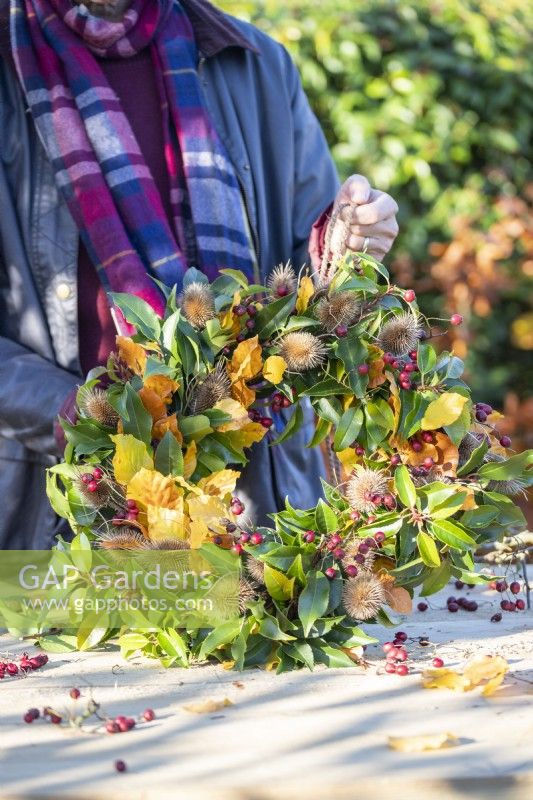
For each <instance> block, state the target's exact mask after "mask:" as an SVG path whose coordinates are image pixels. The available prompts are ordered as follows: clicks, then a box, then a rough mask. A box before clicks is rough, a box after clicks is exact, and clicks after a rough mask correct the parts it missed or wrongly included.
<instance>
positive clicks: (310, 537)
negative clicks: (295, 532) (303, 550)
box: [304, 531, 316, 544]
mask: <svg viewBox="0 0 533 800" xmlns="http://www.w3.org/2000/svg"><path fill="white" fill-rule="evenodd" d="M315 538H316V533H315V532H314V531H306V532H305V533H304V542H307V543H308V544H311V542H314V541H315Z"/></svg>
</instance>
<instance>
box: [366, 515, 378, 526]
mask: <svg viewBox="0 0 533 800" xmlns="http://www.w3.org/2000/svg"><path fill="white" fill-rule="evenodd" d="M366 521H367V522H368V524H369V525H371V524H372V523H373V522H375V521H376V515H375V514H369V515H368V517H367V518H366Z"/></svg>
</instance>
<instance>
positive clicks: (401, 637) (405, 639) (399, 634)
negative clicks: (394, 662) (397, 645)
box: [396, 631, 407, 642]
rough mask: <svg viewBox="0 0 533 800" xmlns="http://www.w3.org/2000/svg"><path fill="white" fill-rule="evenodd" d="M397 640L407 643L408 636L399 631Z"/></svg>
mask: <svg viewBox="0 0 533 800" xmlns="http://www.w3.org/2000/svg"><path fill="white" fill-rule="evenodd" d="M396 638H397V639H399V640H400V642H405V641H407V634H406V633H405V631H398V633H397V634H396Z"/></svg>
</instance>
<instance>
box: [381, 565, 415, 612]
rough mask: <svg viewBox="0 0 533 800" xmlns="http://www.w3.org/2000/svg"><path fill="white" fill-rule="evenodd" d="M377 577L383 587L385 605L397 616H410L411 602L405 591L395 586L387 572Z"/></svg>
mask: <svg viewBox="0 0 533 800" xmlns="http://www.w3.org/2000/svg"><path fill="white" fill-rule="evenodd" d="M378 577H379V579H380V581H381V585H382V586H383V592H384V594H385V602H386V603H387V605H388V606H390V608H392V610H393V611H395V612H396V613H397V614H410V613H411V612H412V610H413V601H412V599H411V595H410V594H409V592H408V591H407V589H404V588H403V587H402V586H396V582H395V580H394V578H393V576H392V575H389V574H388V573H387V572H383V573H382V574H381V575H378Z"/></svg>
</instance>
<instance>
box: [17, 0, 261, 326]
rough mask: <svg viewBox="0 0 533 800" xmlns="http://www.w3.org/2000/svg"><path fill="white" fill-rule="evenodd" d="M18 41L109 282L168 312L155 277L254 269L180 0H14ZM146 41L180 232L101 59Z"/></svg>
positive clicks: (38, 109)
mask: <svg viewBox="0 0 533 800" xmlns="http://www.w3.org/2000/svg"><path fill="white" fill-rule="evenodd" d="M11 38H12V42H13V55H14V59H15V63H16V67H17V71H18V74H19V77H20V80H21V82H22V86H23V88H24V91H25V94H26V98H27V102H28V105H29V108H30V110H31V113H32V115H33V119H34V121H35V125H36V127H37V131H38V133H39V135H40V138H41V140H42V142H43V145H44V147H45V150H46V152H47V154H48V156H49V158H50V160H51V163H52V165H53V168H54V170H55V175H56V181H57V184H58V186H59V188H60V190H61V192H62V193H63V195H64V197H65V200H66V203H67V205H68V207H69V209H70V211H71V213H72V216H73V217H74V220H75V221H76V224H77V226H78V229H79V231H80V236H81V238H82V240H83V242H84V244H85V246H86V247H87V250H88V252H89V255H90V257H91V260H92V261H93V263H94V264H95V266H96V268H97V270H98V273H99V275H100V278H101V280H102V283H103V285H104V288H105V289H106V290H107V291H114V292H128V293H130V294H135V295H137V296H138V297H142V298H143V299H145V300H146V301H147V302H149V303H150V304H151V305H152V307H153V308H154V309H155V310H156V311H157V312H158V313H161V311H162V309H163V307H164V303H163V298H162V294H161V292H160V291H159V289H158V288H157V286H156V284H155V282H154V281H153V280H152V279H151V278H150V275H153V276H154V277H156V278H157V279H158V280H159V281H161V282H162V283H164V284H167V285H173V284H178V286H179V285H180V284H181V280H182V276H183V273H184V271H185V270H186V269H187V267H188V266H190V265H192V264H194V265H196V266H198V267H199V268H200V269H201V270H202V271H203V272H204V273H205V274H206V275H207V276H208V277H209V278H210V279H212V278H214V277H215V276H216V275H217V274H218V271H219V269H220V268H223V267H233V268H235V269H240V270H242V271H243V272H244V273H246V275H247V276H248V277H252V275H253V268H254V256H253V249H252V246H251V242H250V236H249V229H248V222H247V218H246V211H245V208H244V204H243V200H242V195H241V192H240V187H239V183H238V180H237V177H236V175H235V171H234V169H233V166H232V165H231V163H230V160H229V158H228V155H227V153H226V152H225V149H224V147H223V145H222V142H221V141H220V139H219V137H218V135H217V133H216V131H215V129H214V127H213V125H212V123H211V121H210V119H209V115H208V113H207V110H206V108H205V105H204V101H203V98H202V91H201V87H200V81H199V79H198V72H197V64H198V53H197V49H196V45H195V42H194V37H193V31H192V27H191V24H190V22H189V19H188V17H187V16H186V14H185V12H184V11H183V9H182V7H181V5H180V3H179V2H177V0H134V1H133V3H132V5H131V7H130V8H129V10H128V11H127V12H126V14H125V16H124V17H123V19H122V20H121V21H120V22H110V21H108V20H104V19H100V18H97V17H95V16H92V15H90V14H89V13H88V11H87V9H86V8H85V7H84V6H83V5H81V6H73V5H72V2H71V0H11ZM148 45H150V46H151V53H152V57H153V61H154V66H155V70H156V74H157V79H158V84H159V89H160V94H161V109H162V114H163V121H164V128H165V142H166V146H165V158H166V163H167V168H168V171H169V175H170V179H171V204H172V211H173V218H174V219H173V222H174V225H173V229H172V228H171V227H170V225H169V223H168V221H167V217H166V215H165V212H164V209H163V205H162V202H161V198H160V195H159V193H158V190H157V188H156V186H155V183H154V180H153V178H152V176H151V174H150V171H149V169H148V167H147V166H146V163H145V161H144V158H143V156H142V153H141V152H140V149H139V146H138V144H137V142H136V140H135V137H134V135H133V132H132V130H131V127H130V125H129V123H128V120H127V118H126V116H125V114H124V112H123V111H122V108H121V105H120V102H119V100H118V98H117V97H116V95H115V94H114V92H113V91H112V89H111V88H110V86H109V84H108V83H107V81H106V79H105V76H104V74H103V72H102V70H101V68H100V66H99V64H98V61H97V59H96V58H95V56H99V57H108V58H128V57H129V56H133V55H134V54H135V53H138V52H139V51H140V50H142V49H143V48H144V47H147V46H148Z"/></svg>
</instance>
